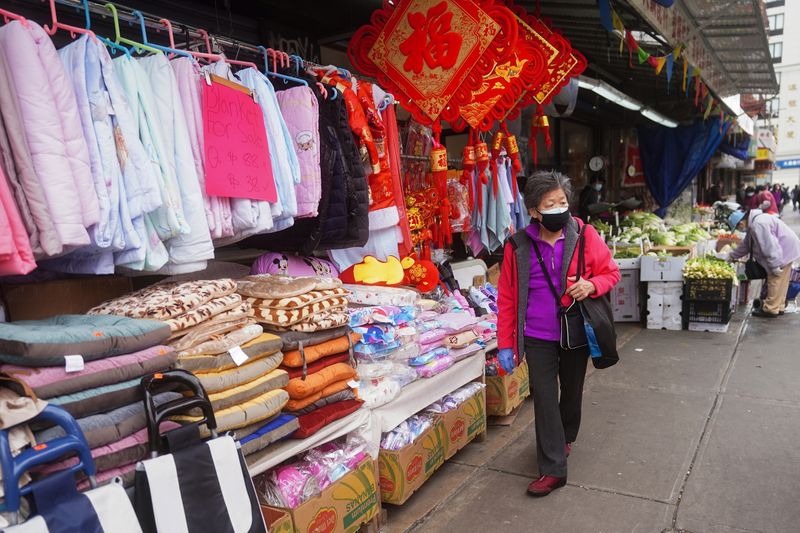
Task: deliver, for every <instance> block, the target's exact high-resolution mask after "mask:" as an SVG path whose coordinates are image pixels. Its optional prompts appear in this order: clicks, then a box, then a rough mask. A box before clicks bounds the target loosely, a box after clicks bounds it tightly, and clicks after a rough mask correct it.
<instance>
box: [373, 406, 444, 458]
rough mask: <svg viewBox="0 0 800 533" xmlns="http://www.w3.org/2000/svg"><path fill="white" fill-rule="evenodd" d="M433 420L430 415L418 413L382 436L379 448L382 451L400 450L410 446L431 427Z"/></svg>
mask: <svg viewBox="0 0 800 533" xmlns="http://www.w3.org/2000/svg"><path fill="white" fill-rule="evenodd" d="M432 423H433V419H432V418H431V416H430V415H428V414H425V413H420V414H416V415H413V416H411V417H410V418H408V419H407V420H404V421H403V422H401V423H400V425H398V426H397V427H396V428H394V429H393V430H391V431H388V432H386V433H384V434H383V437H382V438H381V448H383V449H384V450H392V451H396V450H401V449H403V448H405V447H406V446H408V445H409V444H412V443H413V442H414V441H415V440H416V439H417V437H419V436H420V435H422V434H423V433H424V432H425V430H427V429H428V428H429V427H431V424H432Z"/></svg>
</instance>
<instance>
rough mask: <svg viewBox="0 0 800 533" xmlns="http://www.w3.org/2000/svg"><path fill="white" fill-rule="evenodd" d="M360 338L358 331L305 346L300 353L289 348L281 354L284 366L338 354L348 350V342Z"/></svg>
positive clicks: (307, 362)
mask: <svg viewBox="0 0 800 533" xmlns="http://www.w3.org/2000/svg"><path fill="white" fill-rule="evenodd" d="M360 339H361V335H359V334H358V333H350V338H349V339H348V337H347V336H343V337H337V338H335V339H331V340H329V341H326V342H322V343H320V344H315V345H314V346H307V347H304V348H303V351H302V353H301V352H300V350H290V351H287V352H284V354H283V364H284V366H291V367H295V368H299V367H302V366H303V363H305V364H306V365H308V364H311V363H313V362H314V361H316V360H318V359H322V358H323V357H327V356H329V355H334V354H340V353H342V352H349V351H350V343H352V344H355V343H357V342H358V341H359V340H360Z"/></svg>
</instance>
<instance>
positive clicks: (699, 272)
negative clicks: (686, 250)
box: [683, 256, 738, 281]
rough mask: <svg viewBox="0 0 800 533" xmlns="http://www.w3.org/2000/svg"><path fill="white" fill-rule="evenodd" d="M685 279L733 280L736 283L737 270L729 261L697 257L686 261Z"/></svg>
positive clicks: (710, 257) (711, 257)
mask: <svg viewBox="0 0 800 533" xmlns="http://www.w3.org/2000/svg"><path fill="white" fill-rule="evenodd" d="M683 277H684V278H687V279H731V280H734V281H736V280H737V279H738V276H737V275H736V269H735V268H734V267H733V265H731V264H729V263H728V262H727V261H723V260H721V259H717V258H716V257H713V256H706V257H695V258H694V259H689V260H688V261H686V265H685V266H684V267H683Z"/></svg>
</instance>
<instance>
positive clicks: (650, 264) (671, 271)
mask: <svg viewBox="0 0 800 533" xmlns="http://www.w3.org/2000/svg"><path fill="white" fill-rule="evenodd" d="M688 259H689V255H688V254H687V255H677V256H667V257H656V256H652V255H643V256H642V269H641V274H640V278H639V279H640V280H641V281H683V267H684V265H685V264H686V261H687V260H688Z"/></svg>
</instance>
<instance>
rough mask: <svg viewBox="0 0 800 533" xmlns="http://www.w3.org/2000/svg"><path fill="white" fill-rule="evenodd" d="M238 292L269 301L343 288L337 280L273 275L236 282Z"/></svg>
mask: <svg viewBox="0 0 800 533" xmlns="http://www.w3.org/2000/svg"><path fill="white" fill-rule="evenodd" d="M236 284H237V289H236V292H238V293H239V294H241V295H242V296H250V297H253V298H264V299H267V300H270V299H278V298H291V297H292V296H300V295H301V294H305V293H307V292H311V291H324V290H329V289H335V288H337V287H341V286H342V282H341V281H340V280H338V279H336V278H322V277H311V276H309V277H293V276H283V275H273V274H259V275H255V276H247V277H246V278H242V279H240V280H238V281H237V282H236Z"/></svg>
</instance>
